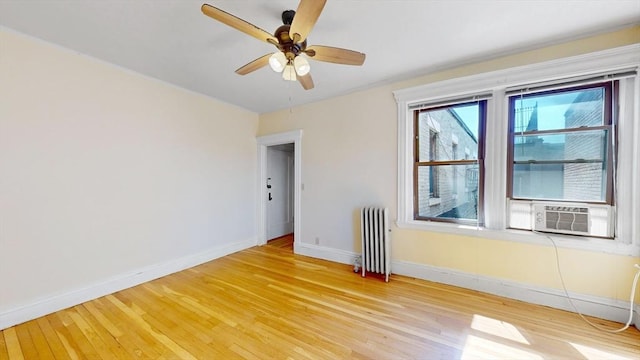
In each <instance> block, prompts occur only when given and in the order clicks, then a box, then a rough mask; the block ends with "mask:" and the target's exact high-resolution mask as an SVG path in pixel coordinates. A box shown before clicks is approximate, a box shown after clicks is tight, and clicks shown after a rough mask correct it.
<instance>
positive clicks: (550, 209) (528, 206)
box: [509, 200, 614, 238]
mask: <svg viewBox="0 0 640 360" xmlns="http://www.w3.org/2000/svg"><path fill="white" fill-rule="evenodd" d="M613 221H614V207H612V206H609V205H600V204H584V203H569V202H550V201H526V200H510V201H509V227H510V228H512V229H525V230H536V231H545V232H551V233H559V234H571V235H586V236H597V237H604V238H613V237H614V231H613Z"/></svg>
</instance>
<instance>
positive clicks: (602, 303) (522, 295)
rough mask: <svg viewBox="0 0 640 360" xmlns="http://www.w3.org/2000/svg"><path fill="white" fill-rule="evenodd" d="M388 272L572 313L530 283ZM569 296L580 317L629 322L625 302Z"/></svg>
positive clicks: (397, 268) (342, 257) (315, 250)
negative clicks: (586, 316) (581, 315)
mask: <svg viewBox="0 0 640 360" xmlns="http://www.w3.org/2000/svg"><path fill="white" fill-rule="evenodd" d="M295 252H296V254H300V255H306V256H311V257H315V258H319V259H324V260H329V261H334V262H338V263H343V264H353V260H354V258H355V256H358V255H359V254H356V253H354V252H350V251H345V250H338V249H331V248H327V247H322V246H318V245H310V244H298V245H297V246H296V247H295ZM391 272H392V273H393V274H398V275H405V276H410V277H414V278H418V279H423V280H429V281H433V282H438V283H442V284H448V285H454V286H459V287H463V288H466V289H472V290H477V291H482V292H485V293H489V294H494V295H498V296H503V297H506V298H510V299H516V300H521V301H525V302H528V303H532V304H538V305H545V306H549V307H552V308H556V309H562V310H568V311H571V312H575V311H574V309H573V308H572V307H571V304H570V303H569V301H568V300H567V298H566V296H565V294H564V291H562V290H559V289H553V288H546V287H539V286H532V285H530V284H524V283H519V282H515V281H509V280H504V279H499V278H493V277H489V276H482V275H476V274H471V273H466V272H462V271H457V270H453V269H447V268H440V267H436V266H430V265H424V264H417V263H411V262H407V261H397V260H394V261H392V262H391ZM569 295H570V296H571V298H572V299H573V303H574V304H575V306H576V307H577V309H578V310H579V311H580V312H581V313H582V314H584V315H590V316H595V317H598V318H601V319H607V320H612V321H617V322H621V323H626V322H627V320H628V319H629V302H627V301H621V300H614V299H609V298H604V297H599V296H593V295H586V294H578V293H571V292H570V293H569ZM633 324H635V326H636V328H640V305H638V304H635V307H634V319H633Z"/></svg>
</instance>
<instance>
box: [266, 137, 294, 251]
mask: <svg viewBox="0 0 640 360" xmlns="http://www.w3.org/2000/svg"><path fill="white" fill-rule="evenodd" d="M294 149H295V145H294V144H293V143H288V144H280V145H272V146H268V147H267V181H266V188H267V242H269V241H272V240H274V239H277V238H283V237H285V235H290V234H293V223H294V216H293V197H294V194H293V182H294V179H293V175H294V162H293V156H294Z"/></svg>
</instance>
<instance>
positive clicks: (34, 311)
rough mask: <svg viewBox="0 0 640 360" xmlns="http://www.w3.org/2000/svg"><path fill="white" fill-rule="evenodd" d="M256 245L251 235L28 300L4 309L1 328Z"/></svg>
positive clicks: (0, 321) (0, 322)
mask: <svg viewBox="0 0 640 360" xmlns="http://www.w3.org/2000/svg"><path fill="white" fill-rule="evenodd" d="M255 245H256V239H255V238H251V239H248V240H244V241H241V242H236V243H232V244H225V245H222V246H216V247H213V248H210V249H207V250H205V251H202V252H200V253H197V254H192V255H187V256H184V257H181V258H177V259H173V260H170V261H168V262H165V263H162V264H156V265H151V266H147V267H144V268H140V269H136V270H135V271H131V272H128V273H126V274H121V275H117V276H113V277H111V278H109V279H106V280H104V281H101V282H99V283H96V284H93V285H90V286H87V287H84V288H79V289H73V290H70V291H67V292H65V293H63V294H59V295H55V296H51V297H48V298H44V299H41V300H38V301H34V302H31V303H27V304H24V305H21V306H19V307H16V308H14V309H11V310H9V311H5V312H3V313H0V330H2V329H5V328H8V327H10V326H13V325H16V324H20V323H23V322H25V321H29V320H33V319H36V318H38V317H41V316H44V315H47V314H51V313H53V312H56V311H59V310H62V309H66V308H68V307H71V306H75V305H78V304H81V303H83V302H86V301H90V300H93V299H96V298H99V297H101V296H105V295H108V294H113V293H114V292H117V291H120V290H124V289H127V288H130V287H132V286H136V285H139V284H142V283H145V282H148V281H151V280H154V279H157V278H160V277H163V276H166V275H169V274H173V273H175V272H178V271H182V270H185V269H188V268H191V267H194V266H196V265H200V264H202V263H205V262H207V261H211V260H214V259H217V258H219V257H222V256H225V255H229V254H232V253H234V252H237V251H240V250H244V249H247V248H250V247H252V246H255Z"/></svg>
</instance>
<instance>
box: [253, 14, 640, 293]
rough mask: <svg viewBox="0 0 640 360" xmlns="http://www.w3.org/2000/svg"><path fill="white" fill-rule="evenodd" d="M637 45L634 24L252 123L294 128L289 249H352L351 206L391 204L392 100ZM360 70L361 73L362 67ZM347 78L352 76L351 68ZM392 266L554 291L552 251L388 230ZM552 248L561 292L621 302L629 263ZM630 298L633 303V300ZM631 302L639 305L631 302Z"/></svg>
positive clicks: (269, 129)
mask: <svg viewBox="0 0 640 360" xmlns="http://www.w3.org/2000/svg"><path fill="white" fill-rule="evenodd" d="M637 42H640V26H635V27H632V28H627V29H622V30H619V31H615V32H611V33H608V34H604V35H599V36H594V37H590V38H584V39H579V40H575V41H572V42H568V43H564V44H557V45H553V46H549V47H546V48H541V49H537V50H532V51H527V52H523V53H520V54H515V55H510V56H504V57H500V58H497V59H493V60H488V61H483V62H479V63H476V64H470V65H466V66H460V67H457V68H454V69H449V70H445V71H440V72H437V73H432V74H426V75H424V76H421V77H417V78H414V79H411V80H406V81H402V82H398V83H394V84H390V85H384V86H380V87H377V88H374V89H370V90H366V91H361V92H357V93H353V94H349V95H346V96H342V97H339V98H334V99H329V100H326V101H322V102H318V103H314V104H311V105H305V106H299V107H295V108H293V109H291V110H289V109H287V110H282V111H276V112H272V113H267V114H262V115H260V124H259V131H258V133H259V135H267V134H273V133H278V132H283V131H288V130H292V129H303V130H304V135H303V139H302V163H303V165H302V182H303V184H304V191H303V192H302V195H301V201H302V234H300V235H299V239H298V241H300V242H302V243H308V244H314V242H315V239H316V238H318V239H319V241H320V244H319V245H320V246H325V247H329V248H334V249H339V250H345V251H359V245H358V243H359V239H358V236H359V235H358V234H359V233H358V231H359V228H357V226H358V225H357V224H358V223H357V216H355V215H354V214H356V212H357V208H359V207H361V206H365V205H371V204H373V205H376V204H382V205H385V206H388V207H389V208H390V209H391V213H392V214H391V217H392V218H395V214H396V206H397V179H396V177H397V168H398V166H397V165H398V163H397V105H396V102H395V101H394V98H393V94H392V92H393V91H394V90H397V89H403V88H407V87H413V86H416V85H421V84H426V83H430V82H435V81H440V80H445V79H450V78H455V77H461V76H466V75H471V74H477V73H481V72H486V71H492V70H499V69H505V68H509V67H514V66H520V65H526V64H531V63H535V62H541V61H546V60H552V59H557V58H562V57H567V56H573V55H579V54H585V53H589V52H594V51H599V50H604V49H607V48H614V47H618V46H624V45H629V44H633V43H637ZM365 66H366V65H365ZM354 71H357V70H354ZM392 239H393V248H392V252H393V255H392V256H393V258H394V260H399V261H406V262H412V263H417V264H425V265H430V266H437V267H442V268H449V269H454V270H457V271H461V272H466V273H470V274H477V275H478V276H486V277H493V278H499V279H505V280H509V281H515V282H519V283H524V284H530V285H531V286H539V287H548V288H560V286H561V285H560V280H559V278H558V274H557V272H556V263H555V255H554V251H553V247H551V246H542V245H533V244H526V243H520V242H511V241H504V240H493V239H487V238H480V237H470V236H458V235H452V234H442V233H434V232H428V231H419V230H408V229H399V228H397V227H393V228H392ZM637 255H638V254H636V256H619V255H611V254H604V253H601V252H593V251H583V250H575V249H568V248H560V249H559V256H560V263H561V267H562V271H563V274H564V278H565V281H566V284H567V287H568V289H569V291H573V292H577V293H582V294H588V295H595V296H600V297H606V298H611V299H618V300H626V301H628V299H629V295H630V293H629V288H630V284H631V281H632V279H633V275H634V273H635V272H634V268H633V264H634V263H640V257H639V256H637ZM636 299H639V300H640V295H638V296H637V297H636ZM639 303H640V301H639Z"/></svg>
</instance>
